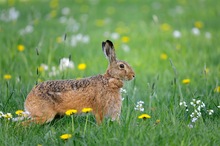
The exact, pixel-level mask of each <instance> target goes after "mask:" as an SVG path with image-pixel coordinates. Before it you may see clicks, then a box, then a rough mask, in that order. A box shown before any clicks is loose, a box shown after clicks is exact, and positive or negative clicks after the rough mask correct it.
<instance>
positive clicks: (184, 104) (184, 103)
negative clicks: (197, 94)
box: [179, 101, 187, 107]
mask: <svg viewBox="0 0 220 146" xmlns="http://www.w3.org/2000/svg"><path fill="white" fill-rule="evenodd" d="M179 105H180V106H182V105H183V106H184V107H187V104H186V102H185V101H182V102H180V104H179Z"/></svg>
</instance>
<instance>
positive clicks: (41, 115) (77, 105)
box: [24, 40, 135, 125]
mask: <svg viewBox="0 0 220 146" xmlns="http://www.w3.org/2000/svg"><path fill="white" fill-rule="evenodd" d="M102 50H103V52H104V54H105V56H106V57H107V59H108V60H109V65H108V68H107V70H106V72H105V74H102V75H97V76H92V77H88V78H83V79H78V80H72V79H70V80H54V81H45V82H42V83H39V84H38V85H36V86H35V87H34V88H33V89H32V90H31V91H30V93H29V94H28V96H27V99H26V101H25V103H24V105H25V110H26V112H27V113H28V114H29V117H30V119H29V120H27V121H25V122H24V123H25V124H24V125H26V124H27V123H30V122H34V123H38V124H43V123H47V122H50V121H52V120H53V119H54V117H55V116H56V115H64V114H65V112H66V111H67V110H70V109H75V110H77V111H78V112H79V113H80V111H82V109H83V108H92V113H93V114H94V115H95V118H96V122H97V123H98V124H100V123H101V122H102V121H103V118H104V117H105V116H109V117H111V119H112V120H118V121H119V116H120V113H121V106H122V99H121V94H120V88H122V87H123V81H128V80H132V79H133V78H134V77H135V73H134V71H133V69H132V68H131V66H130V65H129V64H128V63H126V62H125V61H120V60H117V59H116V54H115V49H114V46H113V43H112V42H111V41H109V40H107V41H105V42H102Z"/></svg>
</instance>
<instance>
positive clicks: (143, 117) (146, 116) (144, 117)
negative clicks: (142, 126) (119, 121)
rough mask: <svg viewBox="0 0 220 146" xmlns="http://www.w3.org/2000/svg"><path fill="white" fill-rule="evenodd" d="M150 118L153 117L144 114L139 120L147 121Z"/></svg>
mask: <svg viewBox="0 0 220 146" xmlns="http://www.w3.org/2000/svg"><path fill="white" fill-rule="evenodd" d="M150 118H151V116H149V115H148V114H142V115H140V116H138V119H144V120H146V119H150Z"/></svg>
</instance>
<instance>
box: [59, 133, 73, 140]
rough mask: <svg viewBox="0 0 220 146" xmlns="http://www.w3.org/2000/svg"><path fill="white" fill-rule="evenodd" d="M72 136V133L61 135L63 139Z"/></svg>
mask: <svg viewBox="0 0 220 146" xmlns="http://www.w3.org/2000/svg"><path fill="white" fill-rule="evenodd" d="M71 137H72V134H63V135H61V136H60V138H61V139H63V140H67V139H70V138H71Z"/></svg>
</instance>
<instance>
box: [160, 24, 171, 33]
mask: <svg viewBox="0 0 220 146" xmlns="http://www.w3.org/2000/svg"><path fill="white" fill-rule="evenodd" d="M160 29H161V30H162V31H170V30H171V26H170V25H169V24H167V23H163V24H162V25H161V26H160Z"/></svg>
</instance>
